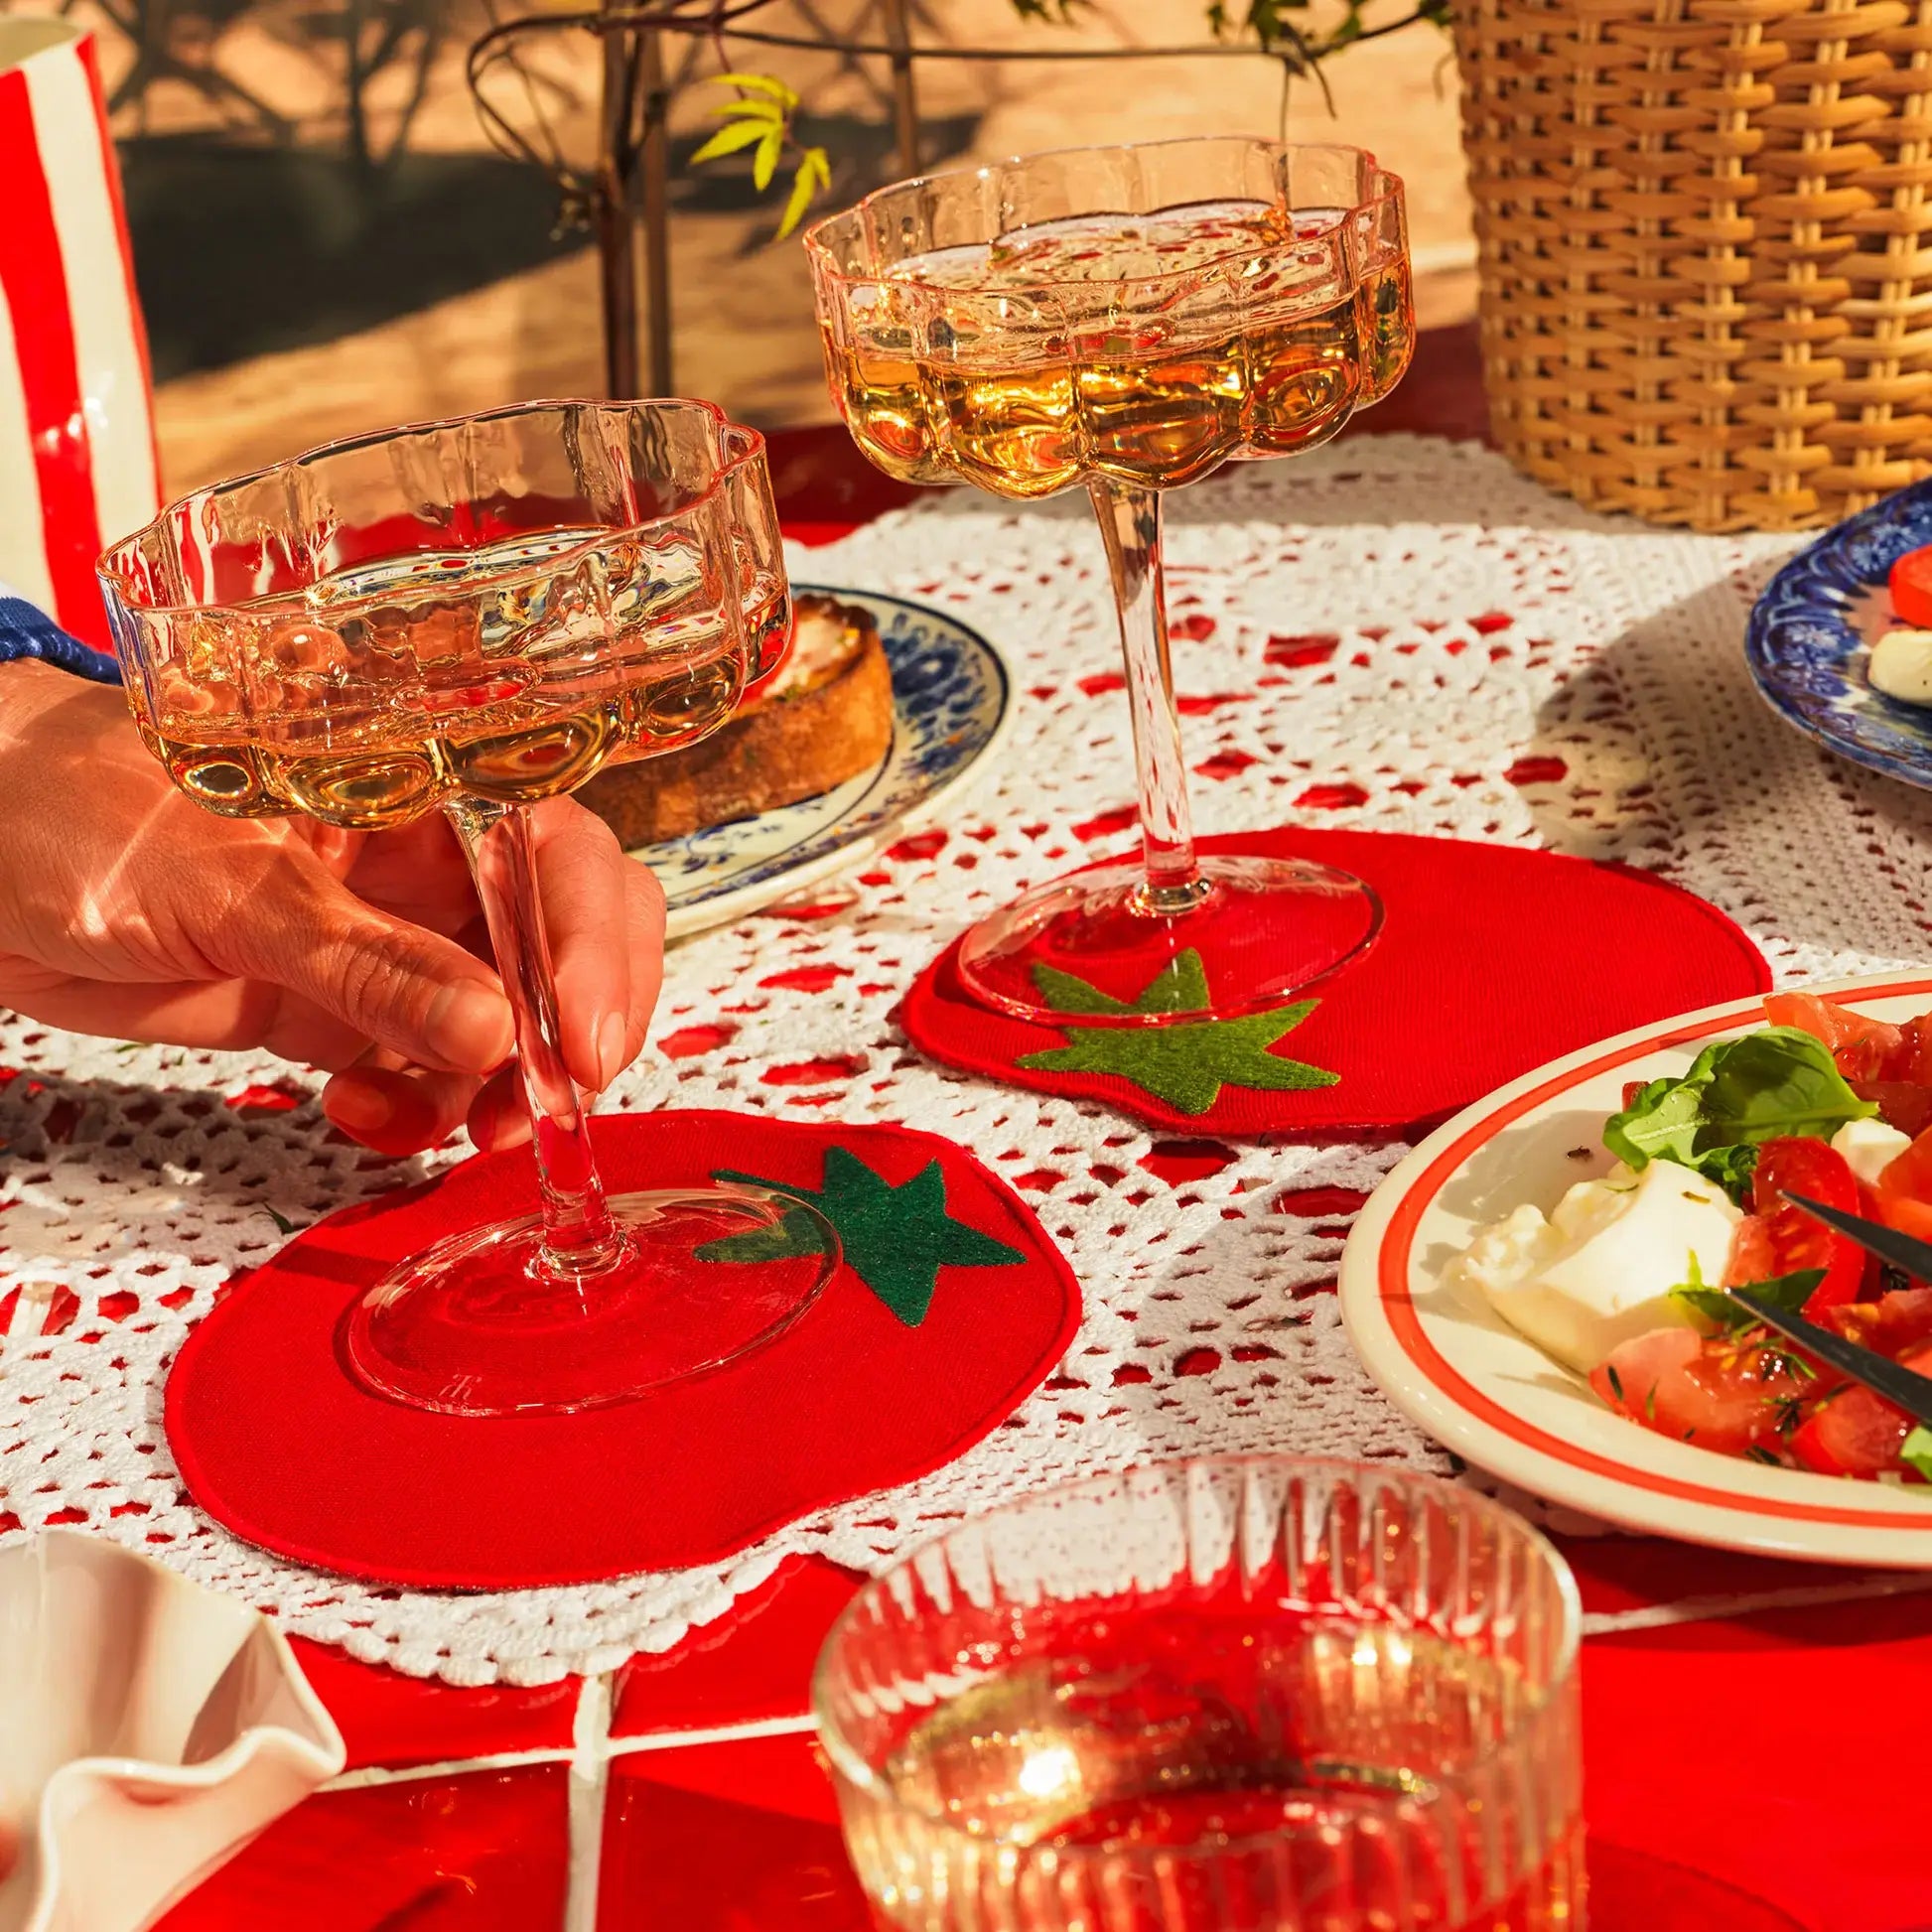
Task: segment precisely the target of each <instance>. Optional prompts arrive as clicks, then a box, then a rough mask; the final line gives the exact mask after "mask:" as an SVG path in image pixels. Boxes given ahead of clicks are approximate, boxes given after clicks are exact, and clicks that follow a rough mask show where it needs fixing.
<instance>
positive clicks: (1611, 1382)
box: [1589, 1328, 1811, 1455]
mask: <svg viewBox="0 0 1932 1932" xmlns="http://www.w3.org/2000/svg"><path fill="white" fill-rule="evenodd" d="M1589 1385H1590V1387H1591V1388H1592V1389H1594V1390H1595V1391H1596V1393H1597V1394H1598V1395H1599V1396H1600V1397H1601V1398H1602V1399H1603V1401H1604V1402H1606V1403H1607V1404H1608V1405H1609V1406H1610V1407H1611V1408H1612V1409H1614V1410H1615V1411H1616V1412H1617V1414H1618V1415H1621V1416H1628V1417H1629V1419H1630V1420H1631V1421H1632V1422H1635V1423H1641V1424H1642V1425H1643V1426H1644V1428H1646V1429H1654V1430H1655V1431H1656V1432H1657V1434H1658V1435H1660V1436H1669V1437H1672V1438H1674V1439H1675V1440H1676V1441H1678V1442H1680V1443H1696V1444H1697V1445H1698V1446H1699V1448H1701V1449H1715V1450H1716V1451H1717V1452H1718V1453H1719V1454H1720V1455H1742V1454H1743V1453H1744V1452H1745V1450H1747V1449H1765V1450H1773V1451H1774V1450H1776V1449H1778V1448H1779V1447H1780V1446H1781V1445H1782V1443H1783V1440H1784V1439H1783V1435H1782V1433H1781V1430H1780V1424H1781V1423H1782V1422H1783V1420H1784V1419H1785V1418H1786V1417H1787V1416H1789V1415H1790V1414H1791V1413H1792V1408H1791V1405H1792V1404H1793V1403H1795V1402H1799V1401H1802V1400H1803V1399H1804V1397H1805V1396H1806V1395H1807V1394H1809V1393H1810V1390H1811V1383H1810V1381H1809V1379H1808V1378H1806V1377H1805V1376H1804V1375H1802V1374H1794V1373H1793V1372H1792V1369H1791V1365H1790V1362H1789V1360H1788V1359H1787V1357H1786V1355H1785V1354H1784V1352H1783V1351H1782V1350H1781V1349H1777V1348H1769V1347H1766V1346H1764V1345H1763V1344H1762V1343H1760V1342H1742V1341H1738V1340H1736V1339H1734V1338H1732V1337H1730V1336H1727V1335H1711V1336H1706V1335H1701V1334H1699V1333H1698V1332H1697V1330H1696V1329H1694V1328H1655V1329H1652V1331H1651V1332H1650V1333H1649V1334H1647V1335H1634V1336H1632V1337H1631V1339H1630V1340H1628V1341H1626V1342H1623V1343H1621V1344H1620V1345H1619V1346H1618V1347H1617V1348H1616V1350H1615V1351H1614V1352H1613V1353H1612V1354H1611V1356H1610V1358H1609V1360H1608V1361H1607V1362H1604V1363H1603V1364H1602V1365H1601V1366H1600V1367H1599V1368H1598V1369H1597V1370H1596V1372H1595V1373H1594V1374H1593V1375H1591V1377H1590V1378H1589Z"/></svg>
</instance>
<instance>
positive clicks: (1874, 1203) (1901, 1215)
mask: <svg viewBox="0 0 1932 1932" xmlns="http://www.w3.org/2000/svg"><path fill="white" fill-rule="evenodd" d="M1870 1205H1871V1210H1872V1212H1873V1213H1874V1214H1875V1215H1876V1216H1877V1217H1878V1219H1879V1220H1881V1221H1883V1222H1884V1224H1885V1225H1886V1226H1887V1227H1888V1228H1896V1229H1897V1230H1898V1231H1899V1233H1900V1234H1915V1235H1917V1236H1918V1238H1919V1239H1920V1240H1921V1241H1932V1201H1922V1200H1914V1199H1913V1198H1912V1197H1911V1195H1910V1194H1893V1193H1888V1192H1886V1191H1885V1190H1884V1189H1883V1188H1880V1189H1879V1190H1878V1191H1877V1192H1876V1193H1874V1194H1873V1195H1872V1196H1871V1201H1870Z"/></svg>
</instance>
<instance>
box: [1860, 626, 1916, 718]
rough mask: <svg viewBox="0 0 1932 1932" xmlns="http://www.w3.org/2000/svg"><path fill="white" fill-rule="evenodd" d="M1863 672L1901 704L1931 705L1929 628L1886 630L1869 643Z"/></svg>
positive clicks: (1878, 687) (1875, 684) (1880, 689)
mask: <svg viewBox="0 0 1932 1932" xmlns="http://www.w3.org/2000/svg"><path fill="white" fill-rule="evenodd" d="M1864 674H1865V676H1866V677H1868V678H1869V679H1870V680H1871V684H1872V688H1873V689H1874V690H1878V691H1882V692H1883V693H1884V694H1885V696H1886V697H1888V698H1896V699H1897V700H1898V701H1899V703H1900V704H1925V705H1932V630H1887V631H1886V632H1885V634H1884V635H1883V636H1882V637H1880V638H1879V639H1878V641H1877V642H1876V643H1875V644H1873V645H1872V646H1871V659H1870V662H1869V663H1867V664H1866V666H1865V673H1864Z"/></svg>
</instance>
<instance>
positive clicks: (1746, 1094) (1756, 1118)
mask: <svg viewBox="0 0 1932 1932" xmlns="http://www.w3.org/2000/svg"><path fill="white" fill-rule="evenodd" d="M1876 1112H1877V1109H1876V1107H1874V1106H1873V1105H1872V1103H1871V1102H1870V1101H1868V1100H1861V1099H1860V1098H1859V1096H1858V1095H1857V1094H1856V1093H1854V1092H1853V1091H1852V1089H1851V1088H1850V1087H1849V1086H1847V1085H1846V1084H1845V1078H1844V1075H1843V1074H1841V1073H1840V1072H1839V1070H1838V1067H1837V1066H1836V1064H1834V1062H1833V1060H1832V1056H1831V1052H1830V1050H1829V1049H1828V1048H1827V1047H1826V1045H1825V1043H1824V1042H1823V1041H1822V1040H1819V1039H1814V1038H1813V1037H1812V1035H1810V1034H1808V1033H1804V1032H1801V1031H1800V1030H1799V1029H1798V1028H1796V1027H1765V1028H1762V1029H1760V1030H1759V1031H1758V1032H1757V1033H1754V1034H1745V1035H1743V1036H1742V1038H1740V1039H1724V1040H1719V1041H1718V1042H1717V1043H1716V1044H1715V1045H1712V1046H1707V1047H1706V1048H1705V1049H1704V1051H1703V1052H1701V1053H1700V1054H1699V1055H1698V1056H1697V1058H1696V1060H1694V1061H1693V1062H1692V1064H1691V1069H1690V1071H1689V1072H1688V1073H1686V1074H1684V1075H1683V1077H1682V1078H1680V1079H1675V1080H1668V1079H1667V1080H1652V1081H1651V1082H1650V1084H1649V1085H1648V1086H1646V1087H1645V1088H1644V1089H1643V1090H1642V1092H1640V1093H1639V1094H1638V1095H1637V1096H1636V1098H1635V1099H1634V1100H1633V1101H1632V1102H1631V1103H1630V1105H1629V1106H1627V1107H1625V1108H1624V1109H1623V1110H1622V1111H1621V1112H1620V1113H1616V1114H1612V1115H1611V1116H1610V1118H1609V1119H1608V1120H1607V1121H1606V1122H1604V1124H1603V1145H1604V1146H1605V1147H1606V1148H1608V1149H1609V1151H1610V1152H1611V1153H1612V1154H1614V1155H1615V1156H1616V1157H1617V1159H1618V1160H1620V1161H1622V1162H1624V1163H1626V1164H1627V1165H1628V1166H1630V1167H1632V1168H1642V1167H1644V1166H1645V1165H1646V1164H1647V1163H1649V1162H1651V1161H1656V1160H1664V1161H1677V1162H1681V1163H1682V1164H1683V1165H1684V1166H1685V1167H1687V1168H1699V1169H1700V1170H1702V1165H1703V1164H1704V1163H1705V1162H1707V1161H1715V1160H1717V1159H1718V1157H1720V1156H1723V1157H1724V1161H1723V1164H1722V1165H1723V1169H1724V1172H1725V1173H1735V1171H1736V1168H1737V1165H1738V1158H1737V1157H1736V1156H1735V1155H1734V1154H1732V1153H1730V1152H1729V1150H1733V1149H1735V1148H1738V1147H1742V1146H1755V1145H1756V1144H1757V1143H1758V1142H1759V1141H1769V1140H1776V1139H1778V1138H1779V1137H1781V1136H1784V1135H1808V1136H1811V1137H1813V1138H1815V1139H1819V1140H1830V1139H1831V1137H1832V1136H1833V1135H1834V1134H1836V1133H1837V1132H1838V1130H1839V1129H1840V1128H1841V1127H1843V1126H1844V1125H1845V1123H1846V1122H1847V1121H1851V1120H1864V1119H1866V1118H1867V1117H1868V1116H1870V1115H1871V1114H1874V1113H1876ZM1721 1177H1723V1176H1722V1174H1714V1175H1713V1178H1721Z"/></svg>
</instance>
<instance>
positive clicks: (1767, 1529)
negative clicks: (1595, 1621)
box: [1340, 973, 1932, 1570]
mask: <svg viewBox="0 0 1932 1932" xmlns="http://www.w3.org/2000/svg"><path fill="white" fill-rule="evenodd" d="M1805 990H1806V991H1807V992H1813V993H1823V994H1826V995H1828V996H1830V997H1831V998H1833V999H1836V1000H1841V1001H1843V1002H1844V1003H1845V1004H1846V1005H1848V1006H1851V1007H1853V1008H1855V1009H1857V1010H1858V1011H1859V1012H1861V1013H1867V1014H1870V1015H1871V1016H1872V1017H1873V1018H1874V1019H1879V1020H1889V1021H1893V1022H1897V1021H1902V1020H1909V1019H1911V1018H1913V1017H1914V1016H1916V1015H1918V1014H1921V1013H1924V1012H1926V1011H1927V1010H1928V1009H1932V975H1924V976H1920V977H1912V976H1910V975H1909V974H1901V973H1890V974H1884V975H1880V976H1877V977H1873V978H1869V979H1858V980H1840V981H1835V982H1832V983H1829V984H1824V985H1817V986H1810V987H1807V988H1806V989H1805ZM1765 1024H1767V1023H1766V1021H1765V1019H1764V1011H1763V1007H1762V1005H1761V1004H1760V1003H1759V1002H1758V1001H1757V1000H1738V1001H1732V1002H1730V1003H1728V1004H1726V1005H1724V1006H1718V1007H1706V1008H1704V1009H1703V1010H1702V1011H1700V1012H1697V1013H1689V1014H1684V1015H1682V1016H1680V1017H1679V1018H1677V1019H1675V1020H1663V1021H1658V1022H1656V1023H1654V1024H1653V1025H1650V1026H1647V1027H1639V1028H1637V1029H1635V1030H1634V1031H1633V1032H1630V1033H1627V1034H1620V1035H1617V1036H1616V1037H1615V1038H1612V1039H1606V1040H1602V1041H1600V1042H1598V1043H1597V1044H1596V1045H1594V1046H1587V1047H1585V1048H1584V1049H1583V1051H1581V1052H1578V1053H1572V1054H1569V1055H1567V1056H1566V1057H1565V1058H1563V1059H1560V1060H1552V1061H1551V1062H1550V1063H1549V1064H1548V1065H1547V1066H1542V1067H1539V1068H1537V1070H1536V1071H1535V1072H1534V1073H1528V1074H1525V1075H1524V1076H1523V1078H1522V1079H1520V1080H1513V1081H1511V1082H1510V1083H1509V1085H1507V1086H1504V1087H1499V1088H1497V1090H1496V1091H1495V1092H1494V1093H1492V1094H1490V1095H1489V1096H1488V1097H1487V1098H1486V1099H1483V1100H1479V1101H1477V1102H1476V1104H1475V1105H1474V1106H1473V1107H1469V1108H1466V1109H1465V1110H1464V1111H1463V1112H1461V1113H1459V1114H1457V1115H1456V1116H1455V1118H1454V1119H1453V1120H1451V1121H1449V1123H1448V1125H1446V1126H1444V1127H1441V1128H1439V1129H1438V1130H1437V1131H1436V1132H1435V1133H1434V1134H1432V1135H1431V1136H1430V1137H1429V1139H1428V1140H1426V1141H1425V1142H1423V1144H1422V1145H1421V1146H1420V1147H1419V1148H1417V1149H1416V1150H1415V1152H1414V1153H1413V1154H1411V1155H1410V1156H1409V1157H1408V1158H1407V1159H1406V1160H1405V1161H1404V1162H1403V1163H1402V1165H1401V1166H1400V1167H1398V1168H1396V1169H1395V1170H1394V1171H1393V1172H1392V1173H1390V1174H1389V1176H1388V1178H1387V1179H1386V1180H1384V1181H1383V1182H1382V1184H1381V1186H1379V1187H1378V1188H1377V1189H1376V1190H1375V1192H1374V1193H1373V1194H1372V1195H1371V1196H1370V1197H1369V1200H1368V1204H1367V1205H1366V1206H1365V1207H1364V1208H1363V1209H1362V1211H1361V1213H1360V1215H1359V1216H1358V1217H1357V1219H1356V1222H1355V1226H1354V1228H1353V1230H1352V1232H1351V1233H1350V1235H1349V1237H1348V1245H1347V1247H1346V1249H1345V1250H1344V1252H1343V1254H1342V1262H1341V1285H1340V1286H1341V1311H1342V1317H1343V1319H1344V1320H1345V1322H1346V1323H1347V1326H1348V1334H1349V1338H1350V1339H1351V1340H1352V1341H1353V1342H1354V1344H1355V1348H1356V1350H1357V1352H1358V1353H1359V1354H1360V1355H1361V1357H1362V1360H1363V1362H1364V1364H1365V1365H1366V1366H1367V1368H1368V1372H1369V1374H1370V1375H1371V1376H1373V1377H1374V1378H1375V1381H1376V1382H1377V1383H1378V1384H1379V1386H1380V1387H1381V1389H1382V1392H1383V1393H1384V1394H1385V1395H1386V1396H1387V1397H1388V1398H1389V1400H1390V1401H1391V1402H1393V1403H1394V1404H1395V1405H1396V1407H1397V1408H1398V1409H1400V1410H1401V1411H1402V1412H1403V1414H1404V1415H1406V1416H1408V1417H1409V1419H1410V1420H1411V1421H1412V1422H1414V1423H1416V1424H1417V1425H1418V1426H1419V1427H1421V1428H1423V1429H1425V1430H1427V1431H1428V1432H1429V1434H1430V1435H1431V1436H1433V1437H1434V1438H1435V1439H1436V1441H1437V1442H1439V1443H1441V1444H1442V1445H1443V1447H1444V1448H1445V1449H1449V1450H1451V1451H1452V1452H1453V1453H1454V1454H1456V1455H1459V1456H1461V1457H1462V1458H1463V1459H1464V1460H1466V1461H1468V1462H1472V1463H1474V1464H1475V1465H1476V1467H1478V1468H1481V1469H1486V1470H1488V1471H1489V1472H1490V1473H1491V1474H1492V1475H1497V1476H1501V1477H1502V1478H1503V1479H1504V1480H1505V1481H1507V1482H1512V1483H1514V1484H1516V1485H1517V1486H1518V1487H1519V1488H1522V1489H1526V1490H1528V1491H1530V1492H1531V1493H1532V1494H1534V1495H1539V1496H1543V1497H1547V1498H1548V1499H1549V1500H1550V1501H1552V1502H1556V1503H1562V1504H1564V1505H1566V1506H1568V1507H1570V1508H1572V1509H1577V1510H1582V1511H1584V1512H1585V1513H1586V1514H1587V1515H1590V1516H1595V1517H1598V1518H1601V1519H1602V1520H1603V1521H1605V1522H1610V1523H1618V1524H1621V1525H1623V1526H1624V1527H1625V1528H1628V1529H1636V1530H1647V1531H1651V1532H1653V1533H1655V1534H1657V1535H1660V1536H1674V1537H1678V1538H1681V1539H1682V1540H1684V1541H1686V1542H1691V1543H1711V1544H1717V1545H1719V1546H1720V1547H1722V1548H1725V1549H1733V1550H1752V1551H1756V1552H1759V1553H1761V1554H1764V1555H1770V1556H1784V1557H1801V1558H1806V1559H1809V1560H1811V1561H1814V1562H1820V1563H1835V1564H1863V1565H1872V1566H1882V1567H1888V1568H1897V1569H1911V1570H1920V1569H1932V1488H1928V1487H1924V1486H1919V1485H1913V1486H1899V1485H1892V1484H1886V1483H1877V1482H1855V1481H1852V1480H1850V1479H1849V1478H1845V1477H1839V1476H1823V1475H1812V1474H1809V1473H1806V1472H1805V1471H1802V1470H1797V1469H1786V1468H1774V1467H1769V1466H1766V1465H1765V1464H1762V1463H1759V1462H1753V1461H1750V1460H1748V1459H1746V1458H1744V1457H1741V1456H1735V1457H1733V1456H1728V1455H1720V1454H1718V1453H1716V1452H1715V1451H1713V1450H1710V1449H1699V1448H1698V1447H1697V1446H1696V1445H1695V1444H1693V1443H1678V1442H1672V1441H1671V1440H1670V1439H1668V1438H1667V1437H1664V1436H1660V1435H1658V1434H1656V1433H1655V1432H1654V1431H1651V1430H1647V1429H1644V1428H1642V1427H1640V1426H1639V1425H1638V1424H1636V1423H1633V1422H1629V1421H1627V1420H1625V1419H1624V1418H1623V1417H1621V1416H1617V1415H1613V1414H1612V1413H1611V1412H1610V1411H1609V1410H1608V1409H1606V1408H1605V1407H1604V1406H1603V1405H1602V1404H1601V1403H1600V1402H1599V1401H1598V1400H1597V1399H1596V1397H1595V1396H1593V1395H1592V1394H1591V1393H1590V1391H1589V1387H1588V1385H1587V1383H1586V1382H1585V1381H1584V1380H1583V1379H1582V1378H1581V1377H1580V1376H1577V1375H1574V1374H1573V1373H1571V1371H1570V1370H1569V1369H1567V1368H1565V1367H1564V1366H1563V1365H1562V1364H1561V1363H1559V1362H1557V1361H1555V1360H1554V1359H1553V1358H1552V1357H1550V1356H1548V1355H1546V1354H1545V1353H1544V1352H1543V1351H1542V1350H1541V1349H1540V1348H1538V1347H1537V1346H1536V1345H1535V1344H1534V1343H1533V1342H1531V1341H1529V1340H1527V1339H1526V1338H1525V1337H1524V1336H1522V1335H1520V1334H1518V1333H1517V1332H1516V1330H1515V1329H1513V1328H1511V1327H1510V1326H1509V1325H1508V1324H1507V1323H1506V1322H1505V1321H1504V1320H1503V1318H1502V1317H1501V1316H1500V1315H1499V1314H1497V1313H1496V1312H1495V1311H1494V1310H1493V1309H1491V1308H1490V1307H1489V1305H1488V1303H1487V1302H1486V1301H1485V1300H1484V1299H1483V1298H1482V1297H1481V1296H1480V1295H1478V1294H1476V1293H1475V1292H1474V1291H1473V1290H1468V1289H1463V1288H1460V1287H1458V1286H1455V1285H1446V1284H1445V1283H1444V1282H1443V1279H1442V1276H1443V1271H1444V1269H1445V1268H1446V1267H1447V1265H1448V1264H1449V1261H1450V1260H1452V1259H1453V1258H1454V1257H1455V1256H1456V1255H1457V1254H1459V1253H1460V1252H1461V1251H1462V1250H1463V1248H1465V1247H1466V1246H1467V1245H1468V1242H1469V1238H1470V1236H1471V1235H1472V1234H1473V1233H1474V1232H1475V1230H1476V1229H1477V1228H1478V1227H1480V1226H1482V1225H1483V1224H1485V1223H1486V1222H1489V1221H1494V1220H1498V1219H1500V1218H1501V1217H1502V1216H1503V1215H1505V1214H1507V1213H1508V1212H1509V1211H1510V1209H1511V1208H1513V1207H1515V1206H1517V1205H1518V1204H1519V1203H1521V1202H1523V1201H1532V1202H1534V1203H1535V1204H1536V1205H1537V1206H1539V1207H1541V1208H1545V1209H1548V1208H1549V1207H1551V1206H1553V1205H1554V1204H1555V1203H1556V1201H1557V1200H1558V1199H1559V1198H1560V1196H1561V1195H1562V1193H1563V1191H1564V1189H1565V1188H1566V1187H1567V1186H1569V1185H1570V1183H1571V1182H1572V1181H1575V1180H1587V1179H1591V1178H1594V1177H1595V1176H1597V1175H1599V1174H1602V1173H1606V1172H1608V1170H1609V1168H1610V1166H1611V1165H1612V1163H1611V1157H1610V1156H1609V1155H1608V1154H1607V1153H1606V1152H1605V1151H1604V1148H1603V1143H1602V1129H1603V1122H1604V1121H1605V1119H1607V1118H1608V1116H1609V1115H1611V1114H1613V1113H1615V1112H1616V1111H1617V1109H1618V1108H1619V1107H1620V1106H1621V1105H1622V1099H1623V1088H1624V1084H1625V1083H1626V1082H1627V1081H1630V1080H1654V1079H1658V1078H1660V1077H1662V1076H1664V1075H1667V1074H1678V1073H1682V1072H1684V1071H1685V1070H1686V1069H1687V1068H1688V1067H1689V1066H1690V1064H1691V1062H1692V1060H1694V1059H1695V1058H1696V1057H1697V1054H1698V1052H1699V1051H1700V1049H1701V1048H1703V1047H1705V1046H1707V1045H1709V1044H1710V1042H1711V1041H1712V1040H1714V1039H1720V1038H1724V1037H1725V1036H1727V1035H1735V1034H1743V1033H1749V1032H1751V1031H1752V1030H1753V1029H1754V1028H1757V1027H1762V1026H1764V1025H1765Z"/></svg>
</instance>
